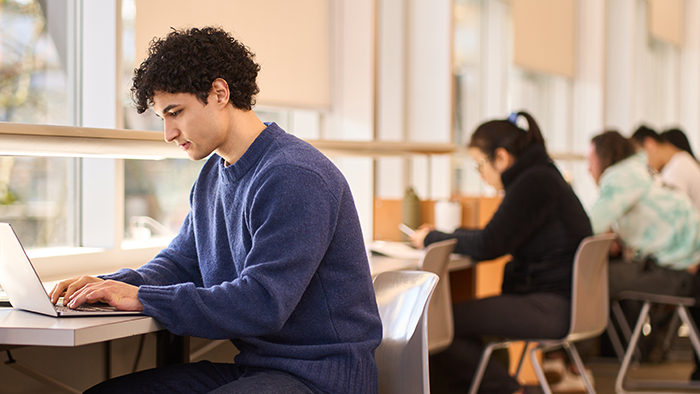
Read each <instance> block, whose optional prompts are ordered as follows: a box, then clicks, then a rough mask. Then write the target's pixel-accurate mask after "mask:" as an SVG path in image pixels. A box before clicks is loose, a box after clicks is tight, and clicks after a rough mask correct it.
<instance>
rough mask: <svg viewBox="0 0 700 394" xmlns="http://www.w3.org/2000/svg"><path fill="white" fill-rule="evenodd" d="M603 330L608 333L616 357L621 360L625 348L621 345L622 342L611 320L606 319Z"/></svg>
mask: <svg viewBox="0 0 700 394" xmlns="http://www.w3.org/2000/svg"><path fill="white" fill-rule="evenodd" d="M605 332H607V333H608V338H610V343H612V346H613V349H614V350H615V355H617V359H618V360H620V361H622V358H623V357H625V348H623V347H622V342H621V341H620V337H619V336H618V335H617V331H616V330H615V324H614V323H613V322H612V320H608V327H607V328H606V329H605Z"/></svg>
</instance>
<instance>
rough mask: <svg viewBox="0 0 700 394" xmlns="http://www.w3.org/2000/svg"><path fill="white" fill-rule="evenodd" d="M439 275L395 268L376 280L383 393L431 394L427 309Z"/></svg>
mask: <svg viewBox="0 0 700 394" xmlns="http://www.w3.org/2000/svg"><path fill="white" fill-rule="evenodd" d="M438 280H439V278H438V276H437V275H435V274H433V273H430V272H419V271H391V272H384V273H381V274H379V275H377V277H376V278H375V279H374V292H375V294H376V297H377V306H378V307H379V315H380V317H381V319H382V328H383V335H382V343H381V344H380V345H379V347H378V348H377V350H376V351H375V359H376V361H377V368H378V370H379V394H428V393H430V376H429V370H428V333H427V308H426V306H427V305H428V302H429V301H430V296H431V295H432V293H433V290H434V289H435V286H436V285H437V282H438Z"/></svg>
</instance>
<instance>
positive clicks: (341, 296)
mask: <svg viewBox="0 0 700 394" xmlns="http://www.w3.org/2000/svg"><path fill="white" fill-rule="evenodd" d="M175 175H176V174H175ZM190 205H191V210H190V212H189V214H188V216H187V217H186V219H185V221H184V223H183V225H182V228H181V229H180V232H179V234H178V235H177V236H176V237H175V238H174V239H173V241H172V243H171V244H170V245H169V246H168V247H167V248H166V249H164V250H163V251H161V252H160V253H159V254H158V255H157V256H156V257H155V258H154V259H153V260H152V261H150V262H149V263H147V264H146V265H144V266H143V267H141V268H139V269H137V270H135V271H134V270H129V269H123V270H120V271H119V272H117V273H115V274H112V275H106V276H103V278H105V279H114V280H119V281H123V282H127V283H130V284H133V285H137V286H139V293H138V296H139V300H140V301H141V302H142V303H143V305H144V313H145V314H146V315H149V316H153V317H154V318H156V319H157V320H158V321H160V322H161V323H162V324H163V326H165V328H167V329H168V330H169V331H171V332H173V333H175V334H178V335H191V336H197V337H203V338H211V339H222V338H223V339H231V341H232V342H233V343H234V345H235V346H236V347H237V348H238V349H239V350H240V354H238V355H237V356H236V358H235V362H236V363H238V364H242V365H248V366H254V367H264V368H272V369H278V370H282V371H287V372H289V373H292V374H294V375H296V376H298V377H300V378H301V379H303V380H305V381H306V382H307V383H310V384H311V385H313V386H314V387H316V388H317V389H319V390H321V391H323V392H328V393H362V394H365V393H376V392H377V367H376V364H375V361H374V350H375V348H376V347H377V346H378V345H379V343H380V341H381V338H382V328H381V321H380V319H379V313H378V311H377V304H376V301H375V298H374V291H373V288H372V281H371V276H370V272H369V264H368V262H367V255H366V252H365V247H364V243H363V240H362V233H361V230H360V223H359V219H358V216H357V211H356V209H355V205H354V202H353V198H352V195H351V193H350V189H349V187H348V185H347V182H346V181H345V178H344V177H343V175H342V174H341V173H340V171H339V170H338V169H337V168H336V167H335V166H334V165H333V164H332V163H331V162H330V161H329V160H328V159H327V158H326V157H325V156H323V155H322V154H321V153H320V152H318V151H317V150H316V149H315V148H313V147H312V146H310V145H309V144H307V143H305V142H303V141H301V140H299V139H298V138H296V137H294V136H292V135H290V134H286V133H285V132H284V131H283V130H282V129H281V128H279V127H278V126H277V125H276V124H274V123H271V124H269V125H268V127H267V128H266V129H265V130H264V131H263V132H262V134H260V136H259V137H258V138H257V139H256V140H255V141H254V142H253V144H252V145H251V146H250V148H249V149H248V150H247V151H246V153H245V154H244V155H243V156H242V157H241V158H240V159H239V160H238V161H237V162H236V163H234V164H233V165H230V166H229V167H225V166H224V160H223V159H222V158H221V157H219V156H217V155H213V156H212V157H211V158H210V159H209V160H208V161H207V163H206V164H205V165H204V167H203V169H202V172H201V174H200V175H199V178H198V179H197V182H196V183H195V185H194V186H193V188H192V192H191V195H190Z"/></svg>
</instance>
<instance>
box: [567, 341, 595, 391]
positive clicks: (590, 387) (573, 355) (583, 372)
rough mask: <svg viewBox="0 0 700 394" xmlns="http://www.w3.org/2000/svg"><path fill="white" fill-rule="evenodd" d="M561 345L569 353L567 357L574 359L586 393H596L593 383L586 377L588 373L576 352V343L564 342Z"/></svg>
mask: <svg viewBox="0 0 700 394" xmlns="http://www.w3.org/2000/svg"><path fill="white" fill-rule="evenodd" d="M563 346H564V349H566V352H567V353H569V357H570V358H571V359H572V360H573V361H574V364H575V365H576V368H578V371H579V374H580V375H581V378H583V383H584V384H585V385H586V391H587V392H588V394H596V392H595V388H594V387H593V383H592V382H591V380H590V379H589V378H588V374H587V373H586V367H585V366H584V365H583V361H582V360H581V356H580V355H579V354H578V350H577V349H576V345H575V344H573V343H570V342H564V344H563Z"/></svg>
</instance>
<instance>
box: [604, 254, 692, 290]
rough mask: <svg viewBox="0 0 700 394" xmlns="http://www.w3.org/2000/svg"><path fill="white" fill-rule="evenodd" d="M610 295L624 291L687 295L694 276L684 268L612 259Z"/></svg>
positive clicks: (649, 260) (648, 261)
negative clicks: (669, 267) (676, 268)
mask: <svg viewBox="0 0 700 394" xmlns="http://www.w3.org/2000/svg"><path fill="white" fill-rule="evenodd" d="M609 273H610V275H609V281H610V297H611V298H615V297H616V296H617V295H618V294H619V293H620V292H622V291H640V292H644V293H653V294H664V295H670V296H680V297H687V296H688V295H689V294H691V292H692V286H693V276H692V275H691V274H690V273H688V272H687V271H684V270H680V271H679V270H673V269H668V268H664V267H660V266H658V265H656V263H655V262H654V261H653V260H651V259H647V260H646V261H639V262H631V261H629V262H628V261H624V260H618V259H616V260H610V264H609Z"/></svg>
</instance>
